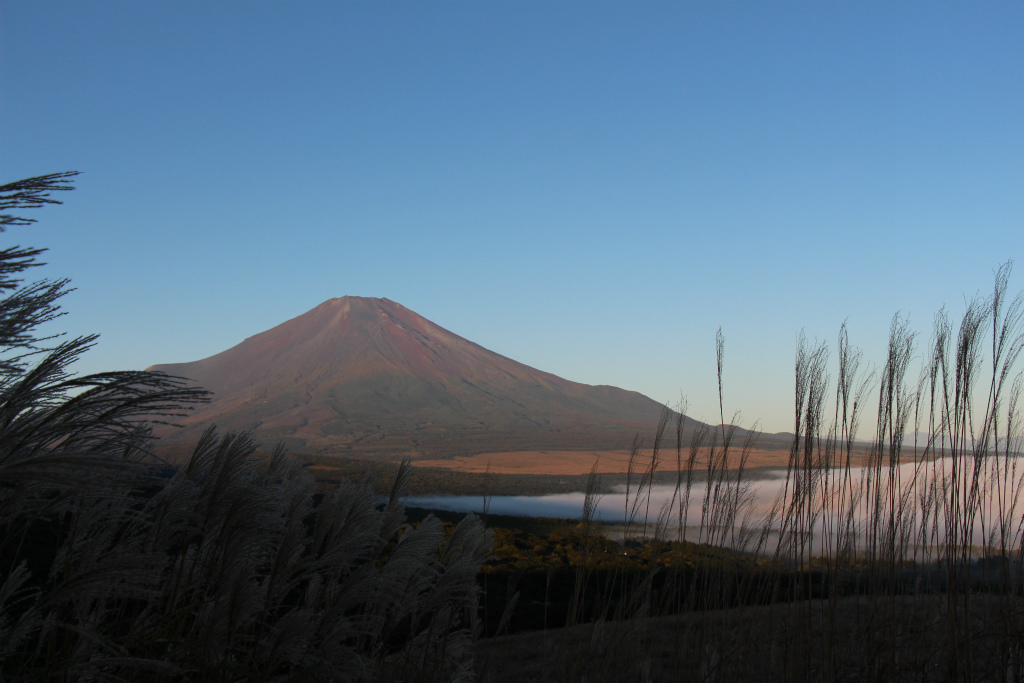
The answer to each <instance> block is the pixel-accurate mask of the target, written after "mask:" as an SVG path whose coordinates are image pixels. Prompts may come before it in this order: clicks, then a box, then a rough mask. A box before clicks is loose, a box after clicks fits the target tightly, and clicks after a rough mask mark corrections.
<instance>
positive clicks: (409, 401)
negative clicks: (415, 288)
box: [150, 297, 662, 457]
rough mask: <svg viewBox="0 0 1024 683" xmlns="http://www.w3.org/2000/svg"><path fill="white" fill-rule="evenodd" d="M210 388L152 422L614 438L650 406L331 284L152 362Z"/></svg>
mask: <svg viewBox="0 0 1024 683" xmlns="http://www.w3.org/2000/svg"><path fill="white" fill-rule="evenodd" d="M150 370H160V371H163V372H166V373H169V374H172V375H178V376H182V377H188V378H189V379H191V380H194V381H195V382H196V384H198V385H200V386H203V387H205V388H207V389H209V390H211V391H213V392H214V398H213V401H212V402H211V403H210V404H208V405H206V406H202V407H200V408H199V409H198V410H196V411H195V412H194V413H193V414H192V415H190V416H189V417H188V418H186V419H184V420H183V421H182V424H183V425H184V427H185V428H184V429H172V430H167V429H164V430H161V432H159V433H160V434H161V435H162V436H164V437H165V439H166V440H167V442H168V443H171V444H173V443H181V442H184V441H194V440H195V438H196V437H197V436H198V434H199V432H200V431H201V430H202V429H203V428H205V427H206V426H207V425H209V424H211V423H216V424H217V426H218V428H219V429H221V430H222V431H223V430H227V429H238V430H241V429H246V430H253V431H255V433H256V435H257V436H258V437H259V438H260V439H262V440H263V441H264V443H265V444H268V445H269V444H270V443H273V442H276V441H283V442H284V443H285V444H286V445H287V446H289V448H291V449H292V450H294V451H299V452H306V453H336V454H339V455H342V454H344V455H360V456H363V457H365V456H383V457H393V456H398V455H412V456H418V455H424V456H427V455H430V456H439V455H458V454H467V453H480V452H489V451H520V450H537V449H622V448H628V447H629V445H630V444H631V442H632V439H633V436H634V435H635V434H636V433H638V432H639V433H640V435H641V436H645V437H648V438H650V436H652V435H653V431H654V427H655V425H656V424H657V421H658V417H659V415H660V413H661V410H662V405H661V404H659V403H658V402H656V401H654V400H652V399H650V398H648V397H646V396H644V395H642V394H639V393H637V392H634V391H626V390H624V389H618V388H616V387H611V386H591V385H587V384H580V383H577V382H570V381H568V380H565V379H562V378H560V377H557V376H555V375H552V374H551V373H547V372H542V371H540V370H536V369H534V368H531V367H529V366H527V365H523V364H522V363H518V362H516V361H514V360H512V359H510V358H506V357H505V356H502V355H499V354H497V353H494V352H493V351H488V350H487V349H485V348H483V347H482V346H479V345H478V344H474V343H473V342H471V341H468V340H466V339H463V338H462V337H460V336H458V335H457V334H454V333H452V332H449V331H448V330H446V329H444V328H443V327H440V326H439V325H436V324H434V323H432V322H431V321H429V320H427V319H426V318H424V317H422V316H420V315H418V314H416V313H414V312H413V311H410V310H409V309H407V308H405V307H404V306H402V305H401V304H398V303H395V302H394V301H390V300H388V299H377V298H365V297H342V298H339V299H330V300H328V301H325V302H324V303H322V304H320V305H319V306H317V307H316V308H314V309H312V310H311V311H308V312H307V313H304V314H303V315H300V316H299V317H297V318H293V319H292V320H289V321H287V322H285V323H282V324H280V325H278V326H277V327H274V328H273V329H270V330H267V331H266V332H262V333H260V334H257V335H255V336H252V337H249V338H248V339H246V340H245V341H243V342H242V343H240V344H238V345H237V346H235V347H233V348H231V349H228V350H227V351H224V352H222V353H219V354H217V355H215V356H211V357H209V358H205V359H203V360H199V361H195V362H192V363H178V364H173V365H154V366H152V367H151V368H150Z"/></svg>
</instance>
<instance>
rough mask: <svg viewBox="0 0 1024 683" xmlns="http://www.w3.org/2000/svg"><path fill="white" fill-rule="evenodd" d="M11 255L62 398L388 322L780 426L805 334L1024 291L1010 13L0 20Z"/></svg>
mask: <svg viewBox="0 0 1024 683" xmlns="http://www.w3.org/2000/svg"><path fill="white" fill-rule="evenodd" d="M64 170H79V171H82V175H81V176H79V179H78V181H77V187H78V189H77V190H76V191H75V192H73V193H66V194H64V195H62V198H63V199H65V204H64V205H63V206H59V207H49V208H44V209H40V210H37V211H34V212H33V214H32V215H33V216H34V217H35V218H38V219H39V223H38V224H37V225H36V226H33V227H29V228H17V229H14V230H9V231H8V232H6V233H4V234H3V235H2V236H0V241H2V243H3V244H15V243H16V244H22V245H33V246H43V247H49V248H50V252H49V254H48V255H47V257H48V263H49V265H48V266H47V267H46V268H45V269H41V271H40V273H39V274H40V275H45V276H47V277H64V276H66V277H70V278H71V279H72V281H73V285H74V286H75V287H77V291H75V292H74V293H73V294H71V295H69V296H68V297H67V298H66V300H65V307H66V309H67V311H68V315H67V316H66V317H65V318H63V319H62V321H61V326H62V329H65V330H67V331H68V332H70V333H71V334H84V333H88V332H98V333H100V334H101V335H102V337H101V340H100V342H99V343H98V345H97V347H96V348H95V349H94V350H93V351H92V352H91V353H90V354H89V355H87V356H86V357H85V358H84V359H83V361H81V362H80V363H79V365H78V368H77V369H78V370H79V371H81V372H93V371H99V370H109V369H128V368H144V367H146V366H148V365H151V364H156V363H172V362H184V361H191V360H198V359H200V358H204V357H206V356H210V355H212V354H214V353H217V352H219V351H222V350H224V349H226V348H228V347H230V346H233V345H234V344H236V343H238V342H240V341H241V340H243V339H244V338H245V337H248V336H250V335H252V334H255V333H258V332H260V331H263V330H265V329H268V328H270V327H272V326H274V325H276V324H278V323H280V322H283V321H285V320H287V319H289V318H292V317H295V316H297V315H300V314H301V313H303V312H305V311H306V310H308V309H310V308H312V307H314V306H315V305H317V304H318V303H320V302H321V301H323V300H325V299H328V298H331V297H336V296H343V295H347V294H350V295H360V296H381V297H387V298H390V299H393V300H395V301H397V302H399V303H401V304H403V305H405V306H406V307H408V308H410V309H412V310H414V311H417V312H418V313H420V314H422V315H424V316H425V317H427V318H429V319H431V320H433V321H434V322H436V323H438V324H440V325H441V326H443V327H446V328H448V329H449V330H452V331H453V332H455V333H457V334H460V335H462V336H464V337H466V338H468V339H471V340H473V341H475V342H478V343H480V344H482V345H483V346H485V347H488V348H490V349H492V350H494V351H497V352H499V353H502V354H504V355H507V356H510V357H512V358H515V359H516V360H519V361H521V362H524V363H527V364H529V365H532V366H534V367H537V368H540V369H542V370H547V371H549V372H553V373H555V374H558V375H561V376H563V377H565V378H567V379H572V380H576V381H580V382H586V383H588V384H612V385H616V386H621V387H624V388H627V389H634V390H637V391H640V392H642V393H644V394H647V395H648V396H651V397H652V398H654V399H657V400H658V401H662V402H675V401H676V400H677V399H678V398H679V396H680V395H681V394H684V395H686V396H687V397H688V398H689V401H690V405H691V413H692V414H693V415H694V417H698V418H700V417H703V418H705V419H709V420H713V421H717V412H718V408H717V396H716V390H717V389H716V387H717V385H716V383H715V351H714V348H715V347H714V340H715V331H716V330H717V329H718V328H719V326H721V327H722V330H723V333H724V335H725V338H726V358H725V361H726V364H725V390H726V399H725V410H726V413H727V414H728V413H731V412H733V411H734V410H742V412H743V418H744V423H745V424H749V423H750V422H752V421H753V420H754V419H757V418H760V419H761V420H762V421H763V426H764V428H765V429H766V430H768V431H782V430H789V429H792V417H791V411H792V408H791V405H792V384H793V380H792V363H793V354H794V348H795V340H796V338H797V335H798V334H799V333H800V331H801V330H804V331H805V333H806V335H807V336H808V337H809V338H811V339H814V338H821V339H827V340H833V339H834V338H835V336H836V334H837V332H838V329H839V326H840V324H841V323H842V322H843V320H848V325H849V330H850V335H851V340H852V341H853V342H854V343H855V344H858V345H860V346H862V347H863V348H864V349H865V352H866V355H867V357H868V358H869V359H871V360H874V361H876V362H880V361H881V357H880V353H881V347H882V346H883V344H884V342H885V340H886V335H887V330H888V326H889V322H890V319H891V318H892V316H893V314H894V313H896V312H897V311H902V312H903V313H904V314H905V315H908V316H909V317H910V320H911V324H912V325H913V326H914V327H915V328H916V329H918V330H920V331H921V332H922V334H923V335H924V336H925V337H927V334H928V332H929V328H930V325H931V320H932V315H933V314H934V312H935V311H936V310H937V309H938V308H939V307H940V306H942V305H943V304H947V305H948V306H949V309H950V311H951V312H953V313H955V314H959V313H960V312H961V311H962V310H963V304H964V297H965V296H972V295H974V294H975V293H977V292H982V293H985V292H986V291H987V290H988V289H989V288H990V287H991V283H992V274H993V271H994V270H995V269H996V268H997V267H998V266H999V265H1000V264H1001V263H1002V262H1004V261H1006V260H1007V259H1017V260H1018V266H1017V273H1016V275H1015V276H1014V278H1013V279H1012V280H1011V288H1012V289H1014V290H1015V291H1016V290H1019V289H1020V288H1021V283H1022V282H1024V271H1022V269H1024V263H1021V262H1020V257H1021V256H1022V255H1024V254H1022V252H1024V220H1022V219H1024V3H1020V2H1007V3H952V2H914V3H890V2H828V3H824V2H822V3H818V2H801V3H784V2H754V3H743V2H723V3H718V2H672V3H659V2H641V3H636V2H557V1H556V2H550V3H548V2H450V3H448V2H426V3H408V2H387V3H340V2H331V3H328V2H308V3H304V2H159V1H155V0H149V1H147V2H96V1H89V0H86V1H83V2H66V3H65V2H61V3H57V2H46V1H38V0H34V1H32V2H11V1H10V0H2V1H0V180H2V181H3V182H10V181H12V180H16V179H20V178H24V177H28V176H32V175H39V174H43V173H51V172H56V171H64Z"/></svg>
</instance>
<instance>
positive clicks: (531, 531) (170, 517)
mask: <svg viewBox="0 0 1024 683" xmlns="http://www.w3.org/2000/svg"><path fill="white" fill-rule="evenodd" d="M69 180H70V174H60V175H56V176H47V177H43V178H36V179H30V180H28V181H22V182H20V183H13V184H10V185H5V186H0V210H2V211H3V212H6V211H8V210H10V209H15V208H25V207H33V206H40V205H42V204H45V203H54V202H55V200H53V199H51V198H50V196H49V195H50V193H52V192H54V191H57V190H64V189H70V185H69V184H68V182H69ZM29 222H31V221H29V220H27V219H23V218H20V217H17V216H12V215H7V214H6V213H3V214H0V227H5V226H7V227H10V226H19V225H25V224H27V223H29ZM40 253H41V250H36V249H22V248H20V247H11V248H8V249H4V250H0V291H2V292H3V294H4V298H3V299H2V301H0V680H5V681H6V680H12V681H36V680H62V681H79V680H83V681H84V680H138V681H170V680H198V681H235V680H261V681H262V680H281V681H285V680H288V681H290V680H306V679H309V680H315V681H320V680H322V681H335V680H342V681H344V680H352V681H357V680H358V681H373V680H377V681H397V680H402V681H411V680H423V681H435V680H473V679H483V680H489V681H505V680H522V679H524V678H527V679H532V680H551V681H591V682H592V681H621V680H675V681H730V680H764V681H811V680H813V681H817V680H820V681H846V680H870V681H891V680H911V681H918V680H919V681H933V680H934V681H989V680H992V681H1021V680H1024V564H1022V551H1024V514H1022V511H1024V500H1022V498H1024V461H1022V460H1021V457H1020V453H1021V451H1022V444H1021V434H1020V415H1019V399H1020V396H1021V393H1022V389H1024V380H1022V379H1021V375H1020V374H1019V373H1018V374H1014V373H1017V371H1018V365H1017V363H1018V360H1019V358H1020V355H1021V352H1022V350H1024V298H1022V297H1021V296H1018V297H1016V298H1010V297H1008V296H1007V286H1008V278H1009V266H1008V265H1007V266H1004V267H1003V268H1001V269H1000V270H999V272H998V273H997V275H996V281H995V287H994V289H993V292H992V294H991V295H990V296H989V297H987V298H984V299H977V300H975V301H973V302H971V303H970V304H969V306H968V308H967V311H966V313H965V315H964V317H963V319H962V320H961V321H960V324H959V326H958V327H954V325H953V324H952V323H951V321H950V320H949V317H948V316H947V315H946V314H945V313H940V314H939V315H938V316H937V317H936V321H935V327H934V331H933V335H932V338H931V340H930V341H929V342H928V343H927V344H925V345H920V346H919V345H918V344H917V338H916V335H915V334H914V333H913V332H911V331H910V330H909V328H908V326H907V324H906V323H905V321H903V320H902V319H900V318H898V317H897V318H895V319H894V321H893V324H892V328H891V332H890V339H889V350H888V356H887V358H886V360H885V362H884V364H883V365H882V366H881V367H879V368H878V369H877V370H875V371H871V370H869V369H868V368H866V367H865V366H864V365H863V363H862V358H861V354H860V353H859V352H858V351H856V350H855V349H854V348H853V347H852V346H851V345H850V343H849V341H848V339H847V335H846V332H845V329H843V330H841V332H840V336H839V340H838V349H837V354H836V356H837V357H836V363H835V367H834V369H833V370H831V371H830V369H829V368H830V367H832V366H831V365H830V364H829V351H828V348H827V347H826V346H825V345H823V344H821V345H809V344H807V343H806V342H804V341H801V343H800V344H799V346H798V349H797V355H796V363H795V380H796V382H795V387H796V394H795V396H796V401H795V410H794V437H793V443H792V447H791V450H790V452H789V460H788V464H787V468H786V473H785V480H784V481H785V486H784V487H783V488H782V490H781V493H780V494H779V496H778V498H777V499H776V500H775V501H774V502H773V504H771V505H769V506H768V507H767V509H761V508H759V507H758V506H757V505H756V504H755V500H754V497H753V496H752V488H751V487H752V482H751V480H750V477H749V472H748V471H747V461H748V457H749V455H750V453H751V450H752V449H753V448H754V447H755V444H756V439H757V434H756V432H740V431H739V430H738V428H737V427H736V426H735V424H734V423H732V424H727V423H726V420H725V416H724V414H722V415H721V417H722V420H721V422H722V424H721V425H720V426H719V427H714V428H708V427H704V426H700V425H698V426H697V427H695V428H691V427H688V426H687V424H686V418H685V410H684V409H680V410H678V411H676V412H672V411H666V413H665V415H664V416H663V419H662V421H661V423H660V425H659V426H658V429H657V431H656V433H655V435H654V438H653V441H652V442H651V443H650V444H649V446H644V445H643V444H641V443H637V444H636V445H635V446H634V449H633V454H632V456H631V458H630V463H631V464H630V467H629V469H628V472H627V474H626V478H625V486H626V491H627V504H626V506H625V509H624V511H623V520H622V535H623V538H624V539H625V542H624V543H618V542H614V541H609V540H608V539H606V538H605V537H603V536H602V534H601V533H600V529H599V527H598V525H597V523H596V521H595V517H594V509H595V504H596V501H597V498H598V496H599V495H600V493H601V491H602V490H603V488H602V483H601V481H600V480H599V478H598V476H597V474H596V472H592V473H591V476H590V477H588V478H587V480H586V482H585V488H586V491H587V495H586V503H585V505H584V509H583V512H582V517H581V519H580V520H579V521H577V522H573V523H566V522H557V523H553V522H544V521H534V522H530V523H529V528H524V525H523V524H522V523H517V524H515V525H513V528H509V527H508V526H507V525H506V526H504V527H502V526H501V524H502V520H500V519H498V518H496V517H495V518H494V519H489V520H488V521H489V522H490V523H491V525H492V526H494V527H496V528H495V531H494V532H488V531H487V530H486V529H485V528H484V524H483V523H482V521H481V520H480V519H478V518H476V517H474V516H466V517H464V518H461V519H459V520H457V521H456V520H452V523H451V524H448V525H446V524H445V523H444V522H443V521H442V519H440V518H439V517H438V516H435V515H429V514H419V513H414V515H413V519H414V520H415V521H410V518H407V515H406V511H405V509H404V507H403V505H402V502H401V500H402V495H403V494H404V493H405V492H406V491H407V489H408V484H409V476H410V472H409V468H408V466H406V465H402V466H396V467H395V468H394V471H393V472H390V473H384V479H385V480H386V481H387V482H388V489H387V492H386V494H385V495H383V496H381V495H380V494H378V493H377V489H379V487H375V486H374V484H375V482H378V478H376V477H375V476H364V477H362V478H359V479H352V478H351V476H350V475H351V474H352V473H350V472H346V473H344V474H345V476H340V475H339V476H337V477H336V480H335V481H332V482H330V485H328V486H325V485H324V482H321V483H320V485H319V488H318V484H317V482H316V481H315V479H314V476H313V473H312V472H313V471H315V470H312V469H311V468H309V467H307V466H305V464H304V463H302V462H300V461H297V460H294V459H291V458H289V457H288V456H287V455H286V454H285V453H284V450H283V449H281V448H278V449H275V450H274V451H272V452H270V453H267V454H264V455H263V456H262V457H259V456H258V455H257V453H256V444H255V443H254V442H253V441H252V439H251V438H250V437H249V436H248V435H246V434H226V435H223V436H221V437H218V436H217V435H216V433H215V432H214V431H213V430H212V428H211V429H210V430H208V431H207V432H206V434H205V435H204V436H203V437H202V439H200V441H199V443H198V444H196V445H195V447H194V448H191V449H189V451H188V452H187V453H183V454H182V455H181V458H180V459H179V462H178V463H176V466H174V467H171V466H167V465H164V464H161V463H159V462H157V461H156V460H154V457H153V448H152V446H153V444H152V440H151V439H150V437H149V431H148V428H147V422H153V421H159V420H173V419H174V418H175V416H178V415H180V414H181V413H182V411H183V410H187V409H188V408H189V406H190V405H193V404H195V403H196V402H199V401H202V400H204V399H205V397H204V394H203V392H198V391H195V390H191V389H187V388H186V387H185V385H184V383H183V381H182V380H180V379H179V378H174V377H168V376H166V375H162V374H159V373H146V372H116V373H107V374H102V375H93V376H89V377H82V378H75V377H71V376H70V375H69V374H68V371H67V369H68V366H69V364H70V363H72V362H73V361H74V359H75V358H77V357H78V355H80V354H81V353H83V352H84V351H85V350H87V348H88V346H89V345H90V343H91V342H92V339H93V338H90V337H86V338H79V339H74V340H70V341H60V340H59V339H54V338H47V337H45V336H44V335H42V334H41V333H40V332H39V329H40V326H41V325H44V324H46V323H48V322H50V321H52V320H53V319H54V318H55V317H57V316H58V315H59V314H60V311H59V306H58V300H59V298H60V297H61V295H62V294H63V293H64V292H65V291H66V289H67V283H66V282H65V281H58V282H49V281H43V282H39V283H35V284H24V283H23V282H22V281H21V280H20V279H19V278H20V276H21V274H22V273H24V272H25V271H26V270H29V269H30V268H32V267H33V266H35V265H37V264H38V261H37V260H36V259H37V257H38V255H39V254H40ZM919 348H920V349H923V351H922V352H921V353H920V358H922V359H923V360H922V362H921V364H920V365H921V367H920V370H919V374H918V375H917V377H916V378H915V377H913V373H912V369H913V361H914V358H915V357H917V356H918V349H919ZM717 351H718V373H719V387H720V392H721V387H722V384H723V382H722V368H723V359H724V341H723V339H722V337H721V335H719V338H718V344H717ZM833 373H834V375H835V377H834V379H835V386H834V389H830V385H831V384H832V380H833V377H832V374H833ZM870 396H876V397H877V401H878V405H877V410H876V412H875V416H874V417H875V422H876V426H875V428H874V433H873V434H871V435H870V436H869V437H868V438H867V439H866V441H868V442H869V444H870V445H869V447H868V450H867V455H866V456H864V454H863V453H862V450H863V445H862V443H861V442H859V441H858V432H859V426H860V424H861V423H862V421H864V419H865V410H866V409H865V405H866V404H868V403H869V397H870ZM719 399H720V406H721V405H722V404H723V403H724V402H723V401H722V396H721V393H720V395H719ZM723 413H724V411H723ZM738 434H742V435H743V437H742V439H738V438H737V435H738ZM921 434H924V435H928V436H926V437H919V436H917V435H921ZM673 435H674V437H675V438H674V439H673ZM865 457H866V463H867V466H866V467H864V468H855V467H854V465H855V464H858V465H859V464H862V463H863V462H864V460H863V458H865ZM640 462H644V463H649V464H648V465H647V466H646V467H645V468H642V469H641V468H639V467H636V464H637V463H640ZM665 462H668V463H669V464H670V465H674V467H672V468H670V469H671V475H669V476H671V478H672V482H671V483H672V485H673V496H672V500H671V502H670V503H669V504H668V505H666V506H665V507H663V508H660V509H657V508H656V509H652V507H651V489H652V486H653V485H654V484H655V483H656V482H658V481H663V480H664V479H661V480H659V479H658V477H659V476H661V477H665V476H666V474H665V473H664V472H662V474H661V475H659V474H658V472H659V466H660V465H662V464H664V463H665ZM336 467H337V468H342V469H343V466H342V465H341V464H336ZM332 471H340V470H332ZM464 482H465V483H466V485H467V486H469V487H470V488H471V489H472V490H471V491H470V492H471V493H479V494H481V495H484V496H485V497H486V494H487V488H486V485H487V480H486V477H484V478H481V479H472V480H471V479H466V480H464ZM481 488H482V489H483V490H482V491H481ZM485 516H486V506H485ZM684 530H690V533H691V534H692V533H695V534H696V541H695V542H694V541H693V540H692V539H691V540H686V539H684V535H683V534H684ZM492 540H493V544H492ZM481 568H482V569H481ZM481 596H483V600H482V601H481V600H480V597H481ZM531 631H533V632H532V633H531ZM481 634H483V635H485V636H487V637H486V638H484V639H483V640H480V641H478V642H476V640H475V639H476V638H477V637H478V636H480V635H481ZM524 653H526V654H525V655H524Z"/></svg>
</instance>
